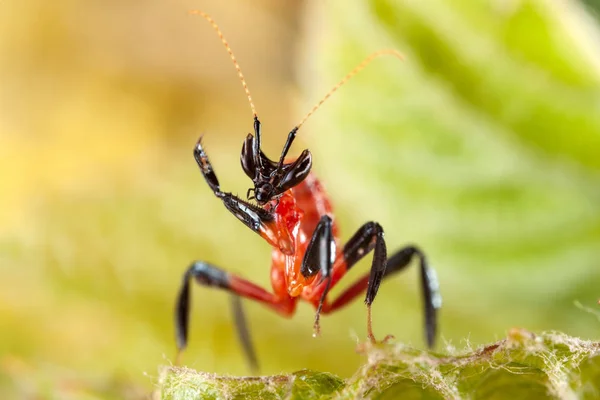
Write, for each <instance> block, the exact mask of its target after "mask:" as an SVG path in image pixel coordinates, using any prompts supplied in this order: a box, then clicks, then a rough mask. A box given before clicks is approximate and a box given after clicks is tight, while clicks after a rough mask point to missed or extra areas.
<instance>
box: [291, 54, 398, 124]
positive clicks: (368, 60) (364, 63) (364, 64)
mask: <svg viewBox="0 0 600 400" xmlns="http://www.w3.org/2000/svg"><path fill="white" fill-rule="evenodd" d="M385 55H390V56H394V57H396V58H398V59H399V60H400V61H404V56H403V55H402V54H401V53H400V52H399V51H397V50H394V49H384V50H379V51H376V52H375V53H373V54H371V55H370V56H368V57H367V58H365V59H364V60H363V61H362V62H361V63H360V64H358V65H357V66H356V67H354V69H353V70H352V71H350V72H349V73H348V74H347V75H346V76H344V77H343V78H342V80H341V81H339V82H338V83H337V84H336V85H335V86H334V87H333V88H331V90H330V91H329V92H328V93H327V94H326V95H325V96H324V97H323V98H322V99H321V100H320V101H319V102H318V103H317V104H315V106H314V107H313V108H312V109H311V110H310V111H309V112H308V114H306V115H305V116H304V118H302V121H300V123H299V124H298V125H296V130H298V129H300V127H301V126H302V125H303V124H304V123H305V122H306V120H307V119H308V118H309V117H310V116H311V115H313V114H314V112H315V111H317V110H318V109H319V107H321V105H322V104H323V103H325V101H326V100H327V99H328V98H329V97H331V95H332V94H333V93H335V92H336V91H337V90H338V89H339V88H340V87H341V86H342V85H344V84H345V83H346V82H348V81H349V80H350V79H351V78H352V77H353V76H354V75H356V74H358V73H359V72H360V71H362V70H363V69H365V68H366V67H367V65H369V64H370V63H371V61H373V60H374V59H375V58H377V57H379V56H385Z"/></svg>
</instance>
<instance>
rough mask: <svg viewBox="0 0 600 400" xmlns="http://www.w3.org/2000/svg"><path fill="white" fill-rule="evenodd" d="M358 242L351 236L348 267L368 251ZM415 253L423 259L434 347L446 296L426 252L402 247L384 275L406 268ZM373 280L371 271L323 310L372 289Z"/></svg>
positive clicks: (429, 341) (423, 281)
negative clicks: (439, 313) (438, 319)
mask: <svg viewBox="0 0 600 400" xmlns="http://www.w3.org/2000/svg"><path fill="white" fill-rule="evenodd" d="M355 237H356V235H355ZM353 239H354V238H353ZM355 244H358V242H357V241H353V240H352V239H351V240H350V241H349V242H348V244H347V245H346V246H345V247H344V252H343V255H342V257H344V258H345V260H346V265H347V269H346V271H347V270H349V269H350V268H352V266H353V265H354V264H355V263H356V262H357V261H358V260H360V259H361V258H362V257H364V254H366V252H365V251H364V248H363V247H362V246H355ZM415 257H417V258H418V259H419V267H420V276H421V290H422V292H423V302H424V312H425V335H426V339H427V345H428V346H429V347H433V345H434V343H435V337H436V332H437V310H438V309H439V308H440V307H441V305H442V297H441V295H440V293H439V284H438V281H437V276H436V273H435V270H434V269H433V268H431V267H429V265H428V263H427V257H426V256H425V254H424V253H423V252H422V251H421V250H420V249H419V248H418V247H416V246H406V247H404V248H402V249H401V250H399V251H397V252H396V253H394V255H392V256H391V257H390V258H388V260H387V266H386V268H385V272H384V274H383V277H382V278H381V279H386V278H389V277H390V276H393V275H395V274H397V273H398V272H401V271H403V270H404V269H405V268H406V267H408V266H409V265H410V262H411V261H412V260H413V258H415ZM344 272H345V271H344ZM369 281H370V274H367V275H365V276H363V277H362V278H360V279H358V280H357V281H356V282H355V283H354V284H353V285H352V286H350V287H349V288H347V289H346V290H345V291H344V292H342V293H341V294H340V295H339V296H338V297H337V298H336V299H335V300H334V301H332V302H330V303H327V306H326V307H325V308H324V310H323V312H324V313H331V312H334V311H336V310H338V309H340V308H342V307H344V306H345V305H347V304H348V303H350V302H351V301H352V300H354V299H355V298H356V297H357V296H359V295H360V294H362V293H363V292H364V291H365V290H368V287H369V284H370V282H369ZM371 302H372V301H371Z"/></svg>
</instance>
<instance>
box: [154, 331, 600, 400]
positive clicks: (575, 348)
mask: <svg viewBox="0 0 600 400" xmlns="http://www.w3.org/2000/svg"><path fill="white" fill-rule="evenodd" d="M365 351H366V354H367V363H366V364H365V365H363V366H362V367H361V368H360V369H359V370H358V371H357V372H356V373H355V374H354V376H353V377H352V378H350V379H348V380H346V381H344V380H342V379H340V378H338V377H336V376H334V375H332V374H328V373H323V372H315V371H308V370H303V371H299V372H296V373H293V374H290V375H276V376H268V377H228V376H218V375H214V374H207V373H202V372H196V371H194V370H191V369H188V368H178V367H168V368H164V369H163V371H162V373H161V377H160V380H159V393H160V396H161V398H162V399H238V398H239V399H308V398H310V399H329V398H337V399H355V398H373V399H397V398H402V399H453V398H477V399H480V398H481V399H484V398H485V399H572V398H582V399H592V398H597V397H598V396H600V343H594V342H590V341H585V340H581V339H577V338H573V337H569V336H567V335H564V334H561V333H556V332H547V333H544V334H541V335H534V334H533V333H531V332H528V331H525V330H521V329H513V330H511V332H510V333H509V335H508V337H507V338H506V339H504V340H502V341H499V342H497V343H494V344H491V345H488V346H485V347H482V348H480V349H478V350H475V351H468V352H465V353H463V354H460V355H456V356H444V355H440V354H435V353H428V352H424V351H420V350H416V349H414V348H411V347H408V346H405V345H402V344H396V345H391V344H378V345H374V346H373V345H368V346H366V350H365Z"/></svg>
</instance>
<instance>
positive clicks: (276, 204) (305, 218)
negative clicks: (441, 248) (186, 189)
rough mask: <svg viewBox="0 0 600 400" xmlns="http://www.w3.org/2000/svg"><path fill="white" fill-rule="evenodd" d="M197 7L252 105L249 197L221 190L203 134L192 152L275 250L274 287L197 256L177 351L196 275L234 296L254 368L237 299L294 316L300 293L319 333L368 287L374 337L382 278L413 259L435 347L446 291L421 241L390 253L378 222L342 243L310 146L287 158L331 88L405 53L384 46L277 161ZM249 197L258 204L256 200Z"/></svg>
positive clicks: (182, 306) (214, 186) (183, 302)
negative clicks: (349, 278)
mask: <svg viewBox="0 0 600 400" xmlns="http://www.w3.org/2000/svg"><path fill="white" fill-rule="evenodd" d="M192 13H193V14H198V15H201V16H202V17H204V18H205V19H206V20H207V21H208V22H209V23H210V24H211V25H212V26H213V28H214V29H215V30H216V31H217V33H218V35H219V37H220V38H221V41H222V42H223V44H224V45H225V47H226V48H227V51H228V52H229V54H230V57H231V59H232V61H233V63H234V65H235V68H236V70H237V72H238V75H239V77H240V79H241V81H242V84H243V87H244V90H245V91H246V95H247V96H248V101H249V102H250V107H251V108H252V113H253V117H254V135H253V134H251V133H249V134H248V136H246V139H245V140H244V143H243V146H242V153H241V164H242V168H243V170H244V172H245V173H246V175H248V177H249V178H250V179H252V182H253V185H254V187H253V188H250V189H249V190H248V192H247V195H246V197H247V199H248V200H247V201H246V200H242V199H241V198H239V197H236V196H234V195H233V194H231V193H228V192H224V191H222V190H221V185H220V183H219V180H218V179H217V176H216V174H215V171H214V170H213V168H212V165H211V163H210V161H209V159H208V156H207V154H206V152H205V150H204V148H203V147H202V143H201V140H199V141H198V143H197V144H196V146H195V147H194V158H195V159H196V162H197V163H198V166H199V167H200V171H201V172H202V175H203V176H204V179H205V180H206V183H208V186H209V187H210V189H211V190H212V191H213V193H214V194H215V196H217V198H219V199H220V200H221V201H222V202H223V204H224V205H225V207H226V208H227V209H228V210H229V211H230V212H231V213H232V214H233V215H235V216H236V217H237V218H238V219H239V220H240V221H242V223H243V224H244V225H246V226H247V227H248V228H250V229H252V230H253V231H254V232H256V233H258V234H259V235H260V236H261V237H262V238H263V239H265V240H266V241H267V242H268V243H269V244H270V245H271V246H273V251H272V254H271V285H272V288H273V292H269V291H267V290H265V289H263V288H261V287H259V286H257V285H255V284H253V283H252V282H249V281H247V280H245V279H243V278H241V277H239V276H236V275H233V274H230V273H228V272H226V271H224V270H223V269H221V268H219V267H218V266H215V265H212V264H210V263H207V262H205V261H194V262H193V263H192V264H191V265H190V267H189V268H188V269H187V271H186V272H185V275H184V276H183V283H182V287H181V290H180V292H179V295H178V298H177V304H176V336H177V347H178V350H179V352H181V351H182V350H183V349H184V348H185V347H186V346H187V340H188V327H189V314H190V282H191V281H192V280H195V281H196V283H198V284H200V285H203V286H212V287H217V288H220V289H224V290H227V291H229V292H231V293H232V294H233V295H234V296H233V311H234V316H235V322H236V325H237V328H238V332H239V336H240V340H241V342H242V345H243V348H244V351H245V353H246V356H247V358H248V360H249V362H250V364H251V366H252V367H253V368H254V369H256V366H257V363H256V356H255V353H254V350H253V347H252V344H251V340H250V335H249V333H248V329H247V325H246V319H245V317H244V314H243V310H242V307H241V301H240V297H244V298H248V299H252V300H256V301H258V302H261V303H263V304H265V305H266V306H268V307H270V308H272V309H273V310H274V311H276V312H278V313H279V314H281V315H283V316H286V317H291V316H292V315H293V314H294V312H295V310H296V304H297V302H298V300H299V299H302V300H304V301H307V302H309V303H311V304H312V305H313V306H314V307H315V309H316V316H315V321H314V335H318V334H319V317H320V315H321V314H329V313H332V312H334V311H337V310H339V309H340V308H342V307H343V306H345V305H346V304H348V303H349V302H351V301H352V300H354V298H356V297H357V296H359V295H360V294H361V293H364V292H365V291H366V297H365V304H366V306H367V333H368V339H369V340H370V341H371V342H375V336H374V335H373V329H372V323H371V306H372V304H373V301H374V300H375V296H376V295H377V291H378V290H379V286H380V284H381V281H382V280H383V279H387V278H389V277H390V276H392V275H395V274H396V273H398V272H400V271H402V270H404V269H405V268H406V267H407V266H408V265H409V264H410V262H411V261H412V260H413V259H414V258H416V259H417V261H418V263H419V267H420V271H421V273H420V277H421V289H422V291H423V300H424V305H425V307H424V308H425V310H424V312H425V333H426V341H427V344H428V346H430V347H432V346H433V344H434V341H435V336H436V327H437V310H438V308H439V307H440V306H441V296H440V294H439V288H438V282H437V278H436V275H435V272H434V270H433V269H431V268H430V267H429V266H428V263H427V258H426V257H425V254H424V253H423V252H422V251H421V250H420V249H419V248H418V247H417V246H413V245H411V246H406V247H404V248H402V249H400V250H398V251H397V252H396V253H394V254H393V255H392V256H390V257H388V255H387V250H386V243H385V239H384V233H383V228H382V227H381V225H380V224H379V223H377V222H367V223H365V224H364V225H363V226H362V227H360V228H359V229H358V231H357V232H356V233H355V234H354V235H353V236H352V237H351V238H350V239H349V240H348V242H346V244H344V245H342V243H341V241H340V239H339V232H338V227H337V224H336V222H335V219H334V216H333V211H332V207H331V204H330V202H329V199H328V197H327V194H326V193H325V190H324V189H323V186H322V185H321V183H320V182H319V180H318V179H317V178H316V177H315V176H314V174H313V173H312V172H311V167H312V156H311V153H310V151H308V150H304V151H303V152H302V153H301V154H300V156H299V157H297V158H296V159H293V160H288V159H286V156H287V153H288V151H289V149H290V147H291V145H292V143H293V141H294V139H295V137H296V133H297V132H298V129H299V128H300V127H301V126H302V124H303V123H304V122H305V121H306V120H307V119H308V117H309V116H310V115H312V113H313V112H314V111H316V109H317V108H318V107H319V106H320V105H321V104H322V103H323V102H324V101H325V100H326V99H327V98H328V97H329V96H330V95H331V94H332V93H333V92H334V91H336V90H337V89H338V88H339V87H340V86H342V85H343V84H344V83H346V82H347V81H348V80H349V79H350V78H351V77H352V76H353V75H355V74H357V73H358V72H359V71H360V70H362V69H363V68H364V67H366V65H367V64H368V63H370V62H371V61H372V60H373V59H374V58H376V57H378V56H380V55H384V54H389V55H394V56H396V57H398V58H400V59H401V55H400V54H399V53H398V52H396V51H394V50H383V51H379V52H377V53H374V54H372V55H371V56H369V57H368V58H366V59H365V60H364V61H363V62H362V63H361V64H360V65H358V66H357V67H356V68H355V69H354V70H353V71H351V72H350V73H349V74H348V75H346V76H345V77H344V79H342V80H341V81H340V82H339V83H338V84H337V85H336V86H335V87H334V88H333V89H332V90H331V91H330V92H329V93H328V94H327V95H326V96H325V97H324V98H323V99H322V100H321V101H320V102H319V103H318V104H317V105H315V107H313V109H312V110H311V111H310V112H309V113H308V114H307V115H306V116H305V117H304V119H303V120H302V121H301V122H300V123H299V124H298V125H297V126H296V127H294V128H293V129H292V130H291V132H290V133H289V134H288V137H287V140H286V142H285V144H284V146H283V150H282V152H281V155H280V157H279V160H277V161H274V160H271V159H270V158H269V157H267V156H266V155H265V154H264V153H263V152H262V150H261V123H260V121H259V119H258V115H257V113H256V110H255V108H254V104H253V103H252V98H251V96H250V92H249V90H248V87H247V85H246V81H245V80H244V77H243V75H242V72H241V69H240V67H239V65H238V63H237V61H236V59H235V57H234V56H233V53H232V51H231V48H230V47H229V45H228V43H227V41H226V40H225V38H224V37H223V35H222V33H221V31H220V29H219V27H218V26H217V24H216V23H215V22H214V20H213V19H212V18H211V17H210V16H208V15H207V14H205V13H203V12H201V11H193V12H192ZM250 200H254V202H252V203H251V202H250ZM371 251H373V262H372V265H371V271H370V273H368V274H366V275H365V276H363V277H362V278H360V279H359V280H358V281H356V282H355V283H354V284H353V285H351V286H350V287H349V288H348V289H346V290H345V291H344V292H343V293H342V294H341V295H339V296H338V297H337V298H336V299H330V298H329V297H328V293H329V290H330V289H331V288H333V287H334V286H335V285H336V284H337V283H338V282H339V281H340V279H341V278H342V277H343V276H344V275H345V274H346V272H348V270H350V268H352V267H353V266H354V265H355V264H356V263H357V262H358V261H359V260H360V259H362V258H363V257H365V256H366V255H367V254H369V253H370V252H371Z"/></svg>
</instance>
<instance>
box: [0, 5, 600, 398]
mask: <svg viewBox="0 0 600 400" xmlns="http://www.w3.org/2000/svg"><path fill="white" fill-rule="evenodd" d="M597 7H598V4H597V3H595V2H593V1H591V0H589V1H587V2H586V3H585V4H584V3H583V2H578V1H575V0H571V1H567V0H557V1H552V2H551V1H545V0H460V1H457V0H431V1H427V2H425V1H408V0H406V1H401V0H395V1H394V0H369V1H367V0H363V1H354V2H347V1H342V0H333V1H318V0H312V1H300V0H297V1H294V0H290V1H285V2H282V1H279V0H261V1H243V0H229V1H225V2H224V1H219V2H217V1H200V0H198V1H191V0H189V1H188V0H177V1H169V2H166V1H159V0H151V1H146V2H140V1H117V0H103V1H94V0H92V1H87V2H80V1H76V0H63V1H61V2H45V1H41V0H24V1H4V2H0V140H1V142H0V144H1V145H0V174H1V175H0V193H1V196H0V397H2V398H36V399H37V398H61V399H64V398H140V397H144V396H146V395H147V394H148V393H149V392H150V391H151V390H152V389H153V387H154V386H155V384H156V381H157V377H158V371H159V366H160V365H168V364H170V363H171V362H172V360H173V357H174V354H175V345H174V335H173V304H174V298H175V294H176V291H177V288H178V285H179V283H180V280H181V275H182V273H183V271H184V270H185V268H186V266H187V265H188V264H189V262H190V261H191V260H194V259H204V260H208V261H210V262H213V263H215V264H217V265H220V266H223V268H225V269H227V270H228V271H232V272H235V273H238V274H240V275H242V276H244V277H247V278H249V279H251V280H253V281H254V282H256V283H259V284H261V285H263V286H265V287H269V273H268V271H269V261H270V253H269V251H270V249H269V247H268V246H267V245H266V243H263V242H262V241H261V240H260V238H259V237H258V236H257V235H255V234H254V233H252V232H250V231H249V230H248V229H246V228H245V227H244V226H242V225H241V224H240V223H239V222H238V221H237V220H236V219H235V218H234V217H232V216H231V215H230V214H229V213H228V212H227V211H226V210H225V209H224V207H223V206H222V205H221V204H220V202H219V201H218V200H217V199H215V198H214V196H213V195H212V193H211V192H210V190H209V189H208V187H207V186H206V184H205V182H204V181H203V179H202V176H201V175H200V173H199V172H198V170H197V166H196V165H195V162H194V160H193V158H192V153H191V149H192V146H193V144H194V143H195V141H196V140H197V137H198V136H199V135H200V134H202V133H204V134H205V141H204V142H205V144H206V146H207V148H208V151H209V154H210V156H211V160H212V162H213V164H214V166H215V169H216V171H217V173H218V175H219V178H220V180H221V183H222V186H223V187H224V188H225V189H226V190H231V191H233V192H238V193H240V194H243V193H245V191H246V189H247V188H248V187H249V181H248V179H247V178H246V177H245V176H244V174H243V172H242V170H241V168H240V166H239V151H240V149H241V144H242V140H243V138H244V137H245V135H246V134H247V132H249V131H250V130H251V128H252V120H251V112H250V110H249V107H248V104H247V101H246V98H245V96H244V93H243V91H242V89H241V86H240V83H239V80H238V79H237V77H236V74H235V70H234V68H233V66H232V65H231V62H230V60H229V58H228V56H227V53H226V52H225V50H224V48H223V47H222V44H221V43H220V41H219V39H218V38H217V36H216V35H215V33H214V31H213V30H212V28H211V27H210V26H209V25H208V24H207V23H206V22H205V21H204V20H203V19H201V18H199V17H194V16H190V15H187V11H188V10H190V9H202V10H204V11H206V12H208V13H209V14H211V15H212V16H213V17H214V18H215V19H216V21H217V22H218V23H219V24H220V26H221V28H222V30H223V32H224V33H225V35H226V37H227V39H228V40H229V42H230V44H231V46H232V48H233V50H234V52H235V54H236V56H237V58H238V60H239V62H240V64H241V67H242V69H243V71H244V74H245V76H246V79H247V81H248V84H249V87H250V90H251V92H252V95H253V98H254V101H255V104H256V105H257V110H258V113H259V115H260V117H261V120H262V122H263V128H264V134H265V142H266V143H265V150H266V152H267V154H269V155H271V157H276V156H277V155H278V154H279V151H280V148H281V146H282V144H283V142H284V140H285V137H286V135H287V132H289V129H290V128H291V127H292V126H294V125H295V124H296V123H297V122H298V121H299V120H300V119H301V118H302V116H303V115H304V114H305V113H306V112H307V111H308V110H309V109H310V107H311V106H312V105H313V103H315V102H316V101H317V100H318V99H319V98H320V97H321V96H322V95H323V94H324V93H325V92H326V91H327V90H328V89H329V88H330V87H331V86H332V85H333V84H334V83H335V82H337V81H338V80H339V79H340V78H341V77H342V76H343V75H344V74H345V73H347V72H348V71H349V70H350V69H351V68H352V67H353V66H354V65H356V64H357V63H358V62H360V61H361V60H362V59H363V58H364V57H365V56H366V55H368V54H369V53H371V52H373V51H375V50H378V49H380V48H387V47H393V48H397V49H398V50H400V51H402V52H403V53H404V54H405V55H406V61H405V62H404V63H399V62H398V61H397V60H395V59H393V58H389V59H385V58H382V59H379V60H377V61H376V62H374V63H373V65H372V67H369V69H367V70H365V72H364V73H362V74H361V75H359V76H357V77H356V78H355V79H354V80H353V81H351V83H349V84H348V85H346V86H344V88H343V89H341V90H340V91H339V92H338V93H336V95H335V96H334V97H333V98H332V99H331V100H330V101H328V102H327V103H326V105H324V106H323V107H322V108H321V109H320V110H319V111H318V112H317V113H316V114H315V115H314V117H312V118H311V119H310V120H309V121H308V122H307V123H306V124H305V125H304V126H303V128H302V130H301V131H300V135H299V140H298V141H297V142H296V143H295V145H294V148H293V152H294V153H296V154H299V152H300V151H301V150H302V149H303V148H306V147H307V148H309V149H310V150H311V151H312V152H313V155H314V171H315V172H316V173H317V174H318V175H319V176H320V177H321V179H322V180H323V182H324V184H325V185H326V188H327V190H328V192H329V194H330V195H331V198H332V200H333V202H334V205H335V208H336V215H337V217H338V218H339V222H340V225H341V228H342V234H343V238H344V239H346V238H348V237H349V236H350V235H351V234H353V233H354V231H355V230H356V229H357V228H358V227H359V226H360V225H361V224H363V223H364V222H366V221H368V220H376V221H379V222H380V223H381V224H382V225H383V227H384V229H385V230H386V239H387V243H388V247H389V249H390V251H393V249H394V248H395V247H400V246H402V245H404V244H407V243H418V244H419V245H420V246H421V247H422V248H423V249H424V250H425V251H426V252H427V254H428V255H429V258H430V260H431V261H432V263H433V264H434V266H435V267H436V268H437V271H438V275H439V279H440V283H441V286H442V294H443V296H444V308H443V311H442V313H441V323H440V327H441V336H440V339H441V340H440V343H439V345H438V350H440V351H450V352H451V351H456V350H457V349H463V348H465V347H469V346H476V345H478V344H482V343H485V342H490V341H493V340H496V339H499V338H501V337H502V336H503V335H504V334H505V333H506V331H507V330H509V329H510V328H512V327H523V328H527V329H530V330H533V331H541V330H549V329H556V330H561V331H564V332H566V333H569V334H571V335H578V336H581V337H584V338H591V339H597V338H598V337H599V336H600V335H599V330H600V324H599V321H598V317H597V315H595V314H594V313H593V312H590V311H589V310H588V311H585V310H584V308H588V309H591V310H594V309H596V310H597V309H598V305H597V301H598V298H599V297H600V265H599V263H600V261H599V260H600V208H599V205H600V31H599V28H598V19H597V17H596V15H597V14H596V11H595V10H596V8H597ZM369 263H370V261H369V260H365V261H363V262H361V264H359V266H357V267H356V268H355V269H354V270H353V271H352V272H351V273H350V274H349V275H350V277H349V278H347V282H348V283H349V282H351V281H352V278H357V277H358V276H360V275H361V274H362V273H364V271H366V270H367V269H368V265H369ZM417 282H418V280H417V270H416V269H412V270H409V271H407V272H406V273H404V274H403V275H402V276H399V277H397V278H394V279H393V280H392V281H389V282H385V283H384V284H383V285H382V288H381V290H380V295H379V297H378V298H377V300H376V302H375V307H374V327H375V331H376V333H378V335H380V336H382V335H385V334H394V335H395V336H396V338H397V340H400V341H402V342H407V343H411V344H413V345H414V346H418V347H423V339H422V315H421V300H420V293H419V290H418V284H417ZM343 286H344V285H343V284H341V285H340V287H339V288H337V289H336V290H334V293H339V290H340V289H342V287H343ZM193 297H194V303H193V318H192V322H191V324H192V330H191V344H190V347H189V350H188V351H187V352H186V353H185V356H184V362H185V364H187V365H189V366H191V367H193V368H197V369H200V370H204V371H211V372H218V373H230V374H245V373H247V368H246V365H245V362H244V359H243V357H242V355H241V351H240V348H239V346H238V343H237V341H236V336H235V332H234V331H233V329H232V321H231V317H230V314H229V307H228V306H229V299H228V296H227V295H226V294H224V293H222V292H218V291H215V290H208V289H203V288H199V287H195V288H194V291H193ZM577 302H578V303H579V304H581V306H579V307H578V306H576V303H577ZM246 309H247V311H248V314H249V319H250V322H251V326H252V332H253V336H254V340H255V342H256V346H257V351H258V354H259V357H260V363H261V365H262V372H263V373H266V374H271V373H280V372H290V371H294V370H298V369H302V368H313V369H321V370H326V371H330V372H335V373H337V374H340V375H342V376H350V375H351V374H352V372H353V371H354V370H355V369H356V368H357V367H358V366H359V365H360V363H361V361H362V359H361V356H359V355H357V354H356V353H355V351H354V350H355V346H356V342H357V340H363V339H364V337H365V310H364V305H363V304H362V302H361V301H357V302H356V303H355V304H353V305H351V306H350V307H348V308H347V309H345V310H343V311H341V312H340V313H338V314H335V315H332V316H327V317H324V319H323V321H322V328H323V331H322V333H323V334H322V337H320V338H318V339H313V338H312V337H311V333H312V318H313V310H312V309H311V308H310V307H309V306H307V305H304V304H303V305H301V306H300V307H299V309H298V312H297V314H296V316H295V317H294V318H293V319H290V320H286V319H282V318H280V317H278V316H277V315H275V314H273V313H272V312H270V311H269V310H267V309H265V308H263V307H261V306H260V305H257V304H252V303H248V302H246Z"/></svg>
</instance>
